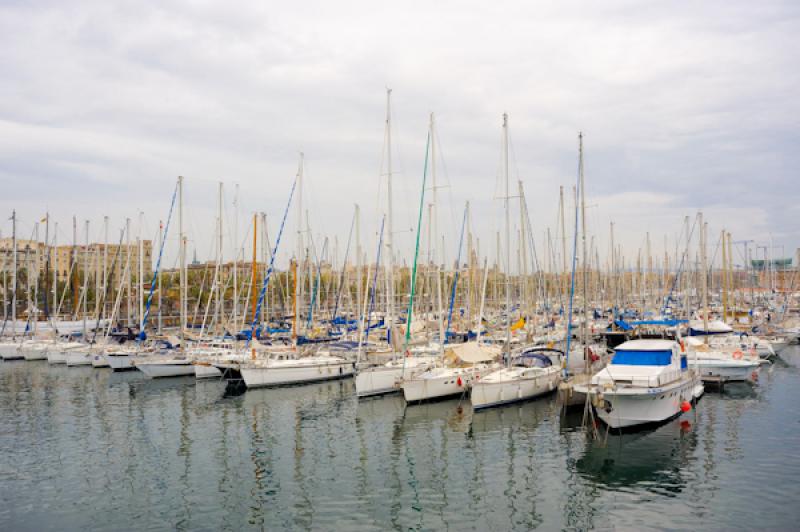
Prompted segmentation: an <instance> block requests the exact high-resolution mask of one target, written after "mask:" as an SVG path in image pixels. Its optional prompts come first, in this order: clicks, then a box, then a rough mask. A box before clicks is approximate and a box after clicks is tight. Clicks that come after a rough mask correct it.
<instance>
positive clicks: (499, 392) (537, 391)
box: [470, 368, 561, 409]
mask: <svg viewBox="0 0 800 532" xmlns="http://www.w3.org/2000/svg"><path fill="white" fill-rule="evenodd" d="M560 381H561V371H560V370H559V369H558V368H553V369H552V371H547V372H541V373H540V374H538V375H535V376H530V377H528V376H523V377H518V378H514V379H511V380H505V381H499V382H489V381H487V380H481V381H476V382H474V383H472V390H471V392H470V401H471V402H472V407H473V408H475V409H479V408H487V407H491V406H499V405H503V404H508V403H514V402H517V401H525V400H527V399H533V398H534V397H539V396H540V395H544V394H546V393H549V392H552V391H553V390H555V389H556V388H557V387H558V383H559V382H560Z"/></svg>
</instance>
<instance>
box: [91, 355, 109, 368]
mask: <svg viewBox="0 0 800 532" xmlns="http://www.w3.org/2000/svg"><path fill="white" fill-rule="evenodd" d="M92 367H93V368H107V367H109V365H108V362H106V359H105V357H104V356H103V354H102V353H95V354H94V355H92Z"/></svg>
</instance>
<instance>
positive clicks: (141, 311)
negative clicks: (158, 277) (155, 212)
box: [136, 211, 144, 333]
mask: <svg viewBox="0 0 800 532" xmlns="http://www.w3.org/2000/svg"><path fill="white" fill-rule="evenodd" d="M143 226H144V212H143V211H139V236H138V238H137V239H138V240H139V283H138V284H139V286H138V288H137V290H136V295H137V298H138V299H139V332H140V333H141V332H143V331H144V239H143V238H142V227H143Z"/></svg>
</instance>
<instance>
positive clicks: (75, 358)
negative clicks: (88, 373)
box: [64, 351, 92, 368]
mask: <svg viewBox="0 0 800 532" xmlns="http://www.w3.org/2000/svg"><path fill="white" fill-rule="evenodd" d="M64 360H65V362H66V363H67V367H70V368H72V367H76V366H91V365H92V355H91V354H90V353H87V352H86V351H68V352H67V353H65V354H64Z"/></svg>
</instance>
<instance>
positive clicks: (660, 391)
mask: <svg viewBox="0 0 800 532" xmlns="http://www.w3.org/2000/svg"><path fill="white" fill-rule="evenodd" d="M695 386H696V385H695V383H694V382H693V381H692V380H691V379H686V380H684V381H682V382H681V383H680V384H677V385H675V386H671V387H662V388H645V389H643V390H642V392H641V393H617V392H615V391H613V390H606V391H604V392H603V393H602V398H601V401H600V402H601V403H602V404H598V405H597V406H596V407H595V411H596V412H597V416H598V417H599V418H600V419H601V420H602V421H603V423H605V424H606V425H608V426H609V427H611V428H612V429H624V428H630V427H635V426H641V425H651V424H657V423H663V422H665V421H668V420H670V419H672V418H674V417H677V416H679V415H680V414H681V413H682V411H681V404H682V403H683V402H684V401H692V399H694V398H695V394H696V391H695ZM598 397H600V396H598Z"/></svg>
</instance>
